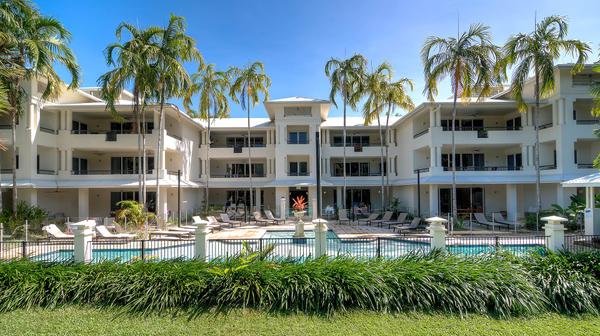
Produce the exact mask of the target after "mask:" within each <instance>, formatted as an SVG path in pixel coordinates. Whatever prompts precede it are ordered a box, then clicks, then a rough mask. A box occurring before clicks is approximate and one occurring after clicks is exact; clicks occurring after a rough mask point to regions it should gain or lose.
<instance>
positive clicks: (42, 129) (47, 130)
mask: <svg viewBox="0 0 600 336" xmlns="http://www.w3.org/2000/svg"><path fill="white" fill-rule="evenodd" d="M40 132H44V133H49V134H54V135H56V134H58V131H57V130H55V129H52V128H48V127H42V126H40Z"/></svg>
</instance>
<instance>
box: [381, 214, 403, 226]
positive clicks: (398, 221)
mask: <svg viewBox="0 0 600 336" xmlns="http://www.w3.org/2000/svg"><path fill="white" fill-rule="evenodd" d="M407 216H408V214H407V213H406V212H400V213H399V214H398V217H396V220H392V221H386V222H383V223H382V225H387V226H388V229H389V228H391V226H392V225H403V224H404V222H406V217H407Z"/></svg>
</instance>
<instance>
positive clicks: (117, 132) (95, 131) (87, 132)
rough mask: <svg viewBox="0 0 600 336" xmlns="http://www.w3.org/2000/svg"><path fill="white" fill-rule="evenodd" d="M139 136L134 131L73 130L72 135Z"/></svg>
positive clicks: (147, 132)
mask: <svg viewBox="0 0 600 336" xmlns="http://www.w3.org/2000/svg"><path fill="white" fill-rule="evenodd" d="M109 133H110V134H138V132H134V131H132V130H102V129H100V130H71V134H109ZM146 134H152V130H151V129H149V130H146Z"/></svg>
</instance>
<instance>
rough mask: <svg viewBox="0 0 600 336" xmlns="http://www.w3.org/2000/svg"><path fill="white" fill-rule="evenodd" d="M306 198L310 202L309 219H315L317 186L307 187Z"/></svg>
mask: <svg viewBox="0 0 600 336" xmlns="http://www.w3.org/2000/svg"><path fill="white" fill-rule="evenodd" d="M308 198H309V200H307V202H310V207H311V209H312V217H311V219H317V187H316V186H314V187H308Z"/></svg>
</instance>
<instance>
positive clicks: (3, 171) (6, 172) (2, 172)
mask: <svg viewBox="0 0 600 336" xmlns="http://www.w3.org/2000/svg"><path fill="white" fill-rule="evenodd" d="M12 172H13V170H12V169H11V168H2V169H0V174H12Z"/></svg>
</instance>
